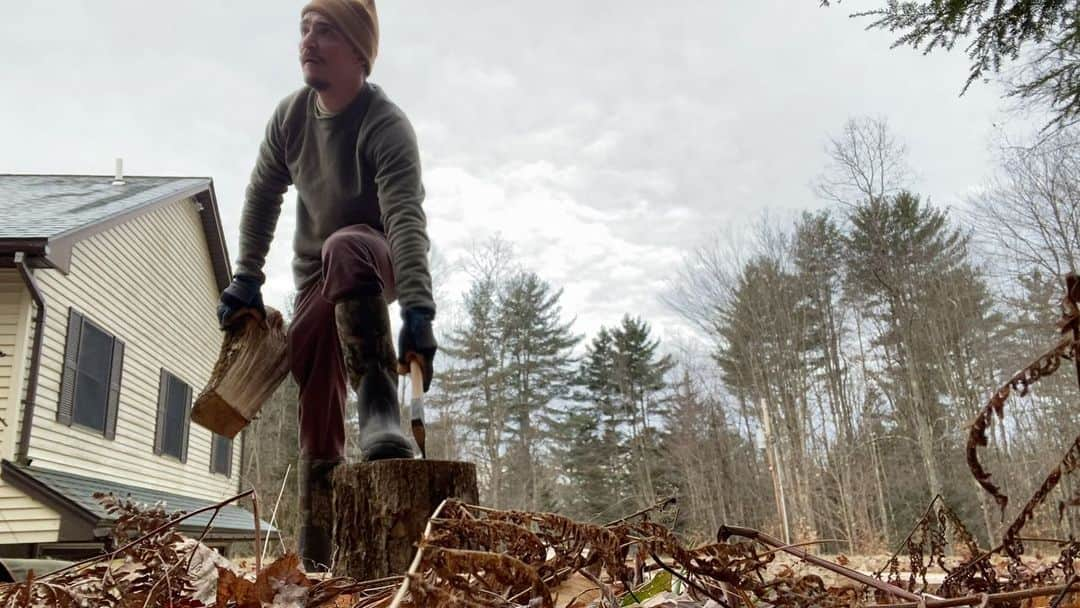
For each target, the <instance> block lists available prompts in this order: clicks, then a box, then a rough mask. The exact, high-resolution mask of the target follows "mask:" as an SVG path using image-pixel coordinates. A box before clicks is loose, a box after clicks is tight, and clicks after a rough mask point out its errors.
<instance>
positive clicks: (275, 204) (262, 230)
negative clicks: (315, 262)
mask: <svg viewBox="0 0 1080 608" xmlns="http://www.w3.org/2000/svg"><path fill="white" fill-rule="evenodd" d="M285 101H288V100H285ZM285 106H286V103H285V102H284V101H283V102H282V103H281V104H279V105H278V107H277V109H276V110H275V111H274V114H273V116H271V117H270V121H269V122H268V123H267V125H266V134H265V136H264V137H263V141H262V144H261V145H260V146H259V155H258V157H257V158H256V160H255V168H254V169H253V170H252V172H251V179H250V181H249V182H248V187H247V190H246V191H245V193H244V210H243V213H242V214H241V216H240V254H239V256H238V257H237V259H236V274H238V275H239V274H242V275H247V276H251V277H254V278H255V279H257V280H258V281H259V283H260V284H261V283H262V282H263V281H265V280H266V276H265V275H264V274H263V264H265V263H266V254H267V252H269V250H270V242H271V241H272V240H273V239H274V229H275V228H276V227H277V220H278V216H279V215H281V204H282V200H283V198H284V195H285V191H286V190H288V189H289V185H290V184H291V183H292V177H291V175H290V174H289V168H288V166H287V165H286V163H285V146H284V142H285V139H284V134H283V132H282V121H283V115H284V108H285Z"/></svg>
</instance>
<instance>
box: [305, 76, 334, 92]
mask: <svg viewBox="0 0 1080 608" xmlns="http://www.w3.org/2000/svg"><path fill="white" fill-rule="evenodd" d="M304 84H306V85H308V86H309V87H311V88H313V89H315V90H316V91H325V90H326V89H329V88H330V83H329V82H327V81H325V80H322V79H321V78H316V77H314V76H305V77H304Z"/></svg>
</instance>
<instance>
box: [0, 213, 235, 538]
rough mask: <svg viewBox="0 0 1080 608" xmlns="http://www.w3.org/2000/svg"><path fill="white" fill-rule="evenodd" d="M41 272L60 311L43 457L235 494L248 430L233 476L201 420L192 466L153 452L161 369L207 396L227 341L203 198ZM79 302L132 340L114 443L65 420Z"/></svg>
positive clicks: (136, 481)
mask: <svg viewBox="0 0 1080 608" xmlns="http://www.w3.org/2000/svg"><path fill="white" fill-rule="evenodd" d="M35 278H36V279H37V281H38V284H39V285H40V287H41V290H42V292H43V293H44V295H45V298H46V301H47V302H48V311H49V312H48V319H47V322H46V330H45V340H44V344H43V348H42V360H41V372H40V377H39V387H38V398H37V405H36V411H35V415H34V423H33V431H32V436H31V442H30V458H31V460H32V462H33V464H34V465H35V466H38V467H42V468H51V469H57V470H63V471H67V472H70V473H73V474H76V475H85V476H89V477H101V478H108V479H111V480H114V481H117V482H120V483H126V484H130V485H134V486H140V487H145V488H151V489H155V490H160V491H164V492H170V493H175V494H183V495H186V496H192V497H198V498H204V499H207V500H220V499H222V498H224V497H227V496H232V495H233V494H235V493H236V491H237V487H238V484H237V477H238V475H239V474H240V471H239V458H240V454H239V452H240V449H239V447H240V441H239V436H238V437H237V439H236V440H235V442H234V444H235V445H234V449H233V461H234V467H233V474H232V475H231V476H230V477H229V478H226V477H224V476H222V475H213V474H211V473H210V471H209V469H210V440H211V435H210V432H209V431H207V430H206V429H204V428H202V427H199V426H198V425H194V424H193V425H192V426H191V430H190V435H189V439H188V441H189V443H188V457H187V462H186V463H181V462H180V461H179V460H177V459H175V458H171V457H167V456H157V455H155V454H154V433H155V429H156V422H157V421H156V416H157V399H158V384H159V378H160V370H161V368H162V367H164V368H165V369H167V370H168V371H169V372H171V373H172V374H174V375H176V376H178V377H179V378H180V379H181V380H183V381H184V382H186V383H187V384H189V385H190V386H191V387H192V391H193V393H194V394H195V395H197V394H198V392H199V391H200V390H201V389H202V388H203V387H204V386H205V384H206V382H207V381H208V379H209V376H210V372H211V369H212V367H213V365H214V362H215V360H216V359H217V354H218V349H219V348H220V345H221V333H220V330H219V329H218V328H217V323H216V317H215V306H216V302H217V296H218V288H217V284H216V282H215V279H214V272H213V267H212V262H211V258H210V254H209V252H208V249H207V245H206V238H205V235H204V232H203V230H202V227H201V223H200V218H199V211H198V210H197V208H196V205H195V203H194V201H192V200H191V199H185V200H181V201H177V202H175V203H171V204H168V205H163V206H161V207H159V208H157V209H155V210H153V211H150V212H148V213H144V214H141V215H138V216H136V217H134V218H133V219H131V220H129V221H126V222H124V223H122V224H119V225H117V226H115V227H112V228H110V229H108V230H105V231H103V232H101V233H98V234H96V235H94V236H91V237H89V238H87V239H85V240H82V241H80V242H79V243H78V244H76V246H75V248H74V251H73V255H72V261H71V269H70V273H69V274H67V275H65V274H63V273H61V272H59V271H56V270H39V271H37V272H36V273H35ZM72 306H74V307H75V309H76V310H78V311H79V312H80V313H82V314H83V315H85V316H86V318H87V319H88V320H90V321H92V322H93V323H95V324H96V325H98V326H99V327H101V328H102V329H104V330H106V331H107V332H109V333H111V334H113V335H114V336H115V337H117V338H119V339H120V340H122V341H123V342H124V344H125V352H124V365H123V371H122V378H121V383H120V396H119V411H118V415H117V423H116V438H115V439H114V440H108V439H106V438H105V437H103V436H102V434H101V433H99V432H97V431H94V430H90V429H85V428H82V427H79V426H78V425H73V426H70V427H69V426H66V425H64V424H61V423H59V422H57V420H56V409H57V402H58V399H59V392H60V380H61V373H62V370H63V359H64V349H65V340H66V335H65V334H66V332H67V320H68V311H69V307H72ZM0 348H2V347H0ZM0 531H2V526H0Z"/></svg>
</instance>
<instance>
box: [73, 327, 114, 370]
mask: <svg viewBox="0 0 1080 608" xmlns="http://www.w3.org/2000/svg"><path fill="white" fill-rule="evenodd" d="M112 350H113V339H112V336H110V335H109V334H107V333H105V332H103V331H101V330H100V329H98V328H97V327H94V326H93V325H92V324H90V323H87V324H85V325H84V326H83V335H82V346H81V347H80V348H79V371H80V372H83V373H85V374H87V375H88V376H92V377H93V378H94V379H95V380H97V381H98V382H102V383H105V384H107V383H108V381H109V368H110V367H111V365H112Z"/></svg>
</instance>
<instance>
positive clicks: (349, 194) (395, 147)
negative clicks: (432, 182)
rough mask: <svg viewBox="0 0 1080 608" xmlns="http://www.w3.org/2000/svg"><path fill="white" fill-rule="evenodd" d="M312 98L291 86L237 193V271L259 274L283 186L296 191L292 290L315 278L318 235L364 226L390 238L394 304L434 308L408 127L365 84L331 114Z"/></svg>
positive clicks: (382, 95)
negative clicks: (241, 196) (242, 191)
mask: <svg viewBox="0 0 1080 608" xmlns="http://www.w3.org/2000/svg"><path fill="white" fill-rule="evenodd" d="M316 99H317V97H316V93H315V90H314V89H311V88H309V87H305V88H303V89H300V90H299V91H296V92H295V93H293V94H291V95H289V96H288V97H286V98H285V99H283V100H282V101H281V103H279V104H278V106H277V109H276V110H274V114H273V116H272V117H271V118H270V122H269V124H268V125H267V127H266V136H265V138H264V139H263V142H262V145H261V146H260V147H259V156H258V159H257V161H256V163H255V169H254V170H253V171H252V172H251V182H250V184H249V185H248V187H247V192H246V195H245V200H244V211H243V215H242V216H241V219H240V255H239V257H238V258H237V260H236V274H244V275H249V276H252V277H255V278H256V279H258V280H259V281H260V282H261V281H263V280H264V279H265V276H264V274H263V271H262V268H263V264H264V263H265V262H266V253H267V251H268V250H269V248H270V241H271V240H272V239H273V236H274V228H275V226H276V225H277V220H278V216H279V215H280V213H281V203H282V197H283V196H284V194H285V191H286V190H287V189H288V187H289V185H290V184H291V185H294V186H295V187H296V191H297V205H296V233H295V235H294V237H293V249H294V251H295V257H294V259H293V277H294V279H295V281H296V287H297V289H303V288H305V287H306V286H308V285H310V284H311V282H312V281H314V280H316V279H318V278H319V275H320V267H321V264H322V260H321V255H320V252H321V250H322V245H323V242H324V241H325V240H326V238H327V237H329V236H330V235H331V234H332V233H333V232H334V231H336V230H338V229H339V228H342V227H344V226H349V225H352V224H368V225H370V226H373V227H375V228H377V229H379V230H381V231H382V232H383V233H385V234H386V235H387V239H388V240H389V242H390V253H391V260H392V262H393V265H394V277H395V279H396V282H397V292H398V301H399V302H400V304H401V307H402V310H405V309H408V308H411V307H416V306H420V307H424V308H428V309H430V310H431V311H432V312H434V311H435V301H434V299H433V298H432V294H431V274H430V271H429V269H428V261H427V252H428V249H429V241H428V236H427V219H426V217H425V215H424V210H423V207H422V206H421V204H422V203H423V200H424V186H423V184H422V183H421V179H420V156H419V152H418V150H417V146H416V135H415V133H414V132H413V129H412V125H411V124H410V123H409V120H408V118H406V117H405V114H404V113H403V112H402V111H401V110H400V109H399V108H398V107H397V106H396V105H394V104H393V102H391V101H390V100H389V99H388V98H387V97H386V94H385V93H384V92H383V91H382V89H380V88H379V87H378V86H376V85H374V84H372V83H366V84H365V85H364V88H363V89H362V90H361V91H360V94H359V95H358V96H357V98H356V99H355V100H354V101H353V102H352V103H351V104H350V105H349V106H348V107H347V108H345V109H344V110H342V111H341V112H338V113H336V114H333V115H328V114H326V113H324V112H318V111H317V110H316Z"/></svg>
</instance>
